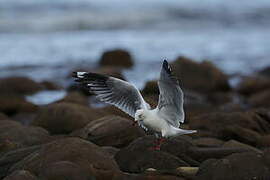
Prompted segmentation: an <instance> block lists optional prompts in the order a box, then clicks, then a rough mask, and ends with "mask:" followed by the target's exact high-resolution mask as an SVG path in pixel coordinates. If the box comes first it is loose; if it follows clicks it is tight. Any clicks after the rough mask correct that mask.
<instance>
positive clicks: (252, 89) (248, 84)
mask: <svg viewBox="0 0 270 180" xmlns="http://www.w3.org/2000/svg"><path fill="white" fill-rule="evenodd" d="M269 88H270V79H268V78H264V77H255V76H253V77H245V78H243V79H242V81H241V82H240V84H239V85H238V87H237V91H238V92H239V93H241V94H243V95H246V96H250V95H252V94H255V93H258V92H260V91H263V90H265V89H269Z"/></svg>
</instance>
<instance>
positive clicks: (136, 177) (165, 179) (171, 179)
mask: <svg viewBox="0 0 270 180" xmlns="http://www.w3.org/2000/svg"><path fill="white" fill-rule="evenodd" d="M127 179H128V180H185V179H184V178H183V177H179V176H174V175H170V174H169V173H164V174H162V173H159V174H158V173H143V174H128V173H119V174H117V175H115V176H114V177H113V178H112V180H127Z"/></svg>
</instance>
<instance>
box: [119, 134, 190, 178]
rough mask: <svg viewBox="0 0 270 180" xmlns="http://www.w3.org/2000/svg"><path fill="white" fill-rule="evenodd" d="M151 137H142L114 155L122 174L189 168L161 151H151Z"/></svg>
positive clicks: (183, 162)
mask: <svg viewBox="0 0 270 180" xmlns="http://www.w3.org/2000/svg"><path fill="white" fill-rule="evenodd" d="M153 140H154V139H153V137H143V138H139V139H137V140H135V141H134V142H132V143H131V144H130V145H129V146H127V147H126V148H123V149H121V150H120V151H119V152H117V154H116V155H115V160H116V161H117V163H118V165H119V167H120V169H121V170H122V171H124V172H130V173H139V172H143V171H145V170H146V169H148V168H155V169H158V170H161V169H175V168H177V167H179V166H189V164H187V163H186V162H185V161H183V160H181V159H179V158H177V157H176V156H174V155H171V154H169V153H166V152H163V151H156V150H152V149H151V148H152V147H153V146H154V141H153Z"/></svg>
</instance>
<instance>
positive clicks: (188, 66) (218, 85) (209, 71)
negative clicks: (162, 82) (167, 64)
mask: <svg viewBox="0 0 270 180" xmlns="http://www.w3.org/2000/svg"><path fill="white" fill-rule="evenodd" d="M172 69H173V72H174V73H175V75H176V77H177V78H178V79H179V80H180V84H181V85H182V86H183V87H185V88H188V89H192V90H195V91H198V92H203V93H209V92H213V91H228V90H230V86H229V83H228V77H227V76H226V75H225V74H224V73H223V72H221V71H220V70H219V69H218V68H217V67H215V66H214V65H213V64H212V63H210V62H208V61H204V62H202V63H198V62H195V61H193V60H191V59H189V58H186V57H178V58H177V59H176V60H175V61H174V62H173V63H172Z"/></svg>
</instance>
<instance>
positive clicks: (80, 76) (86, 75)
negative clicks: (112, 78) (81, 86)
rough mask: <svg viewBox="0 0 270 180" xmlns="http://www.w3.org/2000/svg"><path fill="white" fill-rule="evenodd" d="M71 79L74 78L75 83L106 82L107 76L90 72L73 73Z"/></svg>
mask: <svg viewBox="0 0 270 180" xmlns="http://www.w3.org/2000/svg"><path fill="white" fill-rule="evenodd" d="M72 77H73V78H75V81H77V82H82V81H89V80H90V81H95V80H97V81H106V80H108V78H109V77H108V76H106V75H102V74H97V73H92V72H73V73H72Z"/></svg>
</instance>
